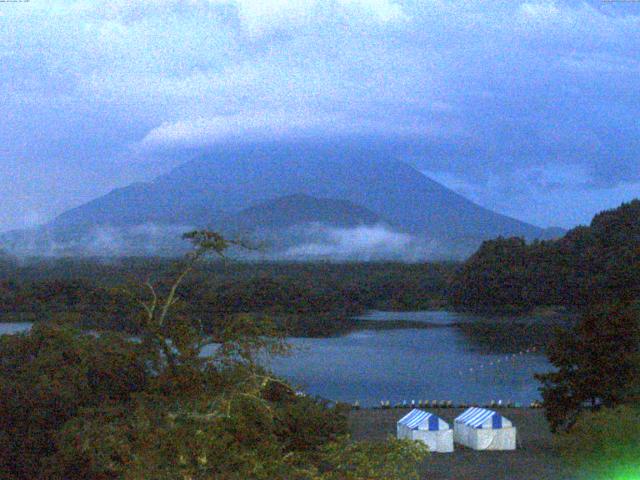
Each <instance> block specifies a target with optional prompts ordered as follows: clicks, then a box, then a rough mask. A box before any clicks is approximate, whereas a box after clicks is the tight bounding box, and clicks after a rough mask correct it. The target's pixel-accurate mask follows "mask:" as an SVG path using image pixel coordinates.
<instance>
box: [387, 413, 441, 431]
mask: <svg viewBox="0 0 640 480" xmlns="http://www.w3.org/2000/svg"><path fill="white" fill-rule="evenodd" d="M398 425H404V426H405V427H407V428H409V429H411V430H429V431H431V432H434V431H438V430H449V429H450V428H451V427H449V424H448V423H447V422H445V421H444V420H442V419H441V418H440V417H439V416H437V415H435V414H433V413H429V412H425V411H424V410H418V409H417V408H414V409H413V410H411V411H410V412H409V413H407V414H406V415H405V416H404V417H402V418H401V419H400V420H398Z"/></svg>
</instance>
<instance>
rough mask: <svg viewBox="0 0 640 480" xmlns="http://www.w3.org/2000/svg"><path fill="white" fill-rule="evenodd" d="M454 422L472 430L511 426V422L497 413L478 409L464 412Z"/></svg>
mask: <svg viewBox="0 0 640 480" xmlns="http://www.w3.org/2000/svg"><path fill="white" fill-rule="evenodd" d="M455 422H456V423H462V424H464V425H467V426H469V427H472V428H503V427H511V426H512V424H511V421H509V420H508V419H506V418H504V417H503V416H502V415H500V414H499V413H498V412H494V411H493V410H487V409H486V408H479V407H473V408H469V409H467V410H465V411H464V412H463V413H462V414H461V415H460V416H458V417H457V418H456V419H455Z"/></svg>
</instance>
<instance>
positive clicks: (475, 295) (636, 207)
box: [450, 200, 640, 312]
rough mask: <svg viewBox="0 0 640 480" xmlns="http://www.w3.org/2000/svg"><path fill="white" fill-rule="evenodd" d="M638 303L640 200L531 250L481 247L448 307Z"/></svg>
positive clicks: (516, 245)
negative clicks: (452, 305)
mask: <svg viewBox="0 0 640 480" xmlns="http://www.w3.org/2000/svg"><path fill="white" fill-rule="evenodd" d="M638 298H640V200H634V201H632V202H630V203H626V204H623V205H622V206H620V207H619V208H617V209H615V210H611V211H606V212H602V213H599V214H598V215H596V216H595V217H594V219H593V221H592V222H591V225H590V226H589V227H577V228H575V229H573V230H571V231H570V232H568V233H567V234H566V235H565V236H564V237H563V238H561V239H558V240H555V241H548V242H534V243H532V244H530V245H526V244H525V242H524V240H522V239H519V238H508V239H504V238H499V239H496V240H491V241H487V242H484V243H483V245H482V246H481V247H480V249H479V250H478V251H477V252H476V253H475V254H474V255H473V256H472V257H471V258H470V259H469V260H468V261H467V262H466V263H465V264H464V266H463V267H462V268H461V269H460V271H459V272H458V273H457V275H456V276H455V279H454V281H453V282H452V286H451V292H450V301H451V302H452V303H453V304H454V305H456V306H458V307H459V308H464V309H470V310H475V311H487V310H488V311H496V310H498V311H499V310H502V311H517V312H522V311H527V310H530V309H531V308H532V307H535V306H539V305H565V306H568V307H571V308H576V307H577V308H584V307H587V306H588V305H591V304H599V303H606V302H609V301H610V300H611V299H617V300H621V301H632V300H633V299H638Z"/></svg>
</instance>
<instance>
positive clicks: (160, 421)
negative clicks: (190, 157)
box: [0, 232, 425, 480]
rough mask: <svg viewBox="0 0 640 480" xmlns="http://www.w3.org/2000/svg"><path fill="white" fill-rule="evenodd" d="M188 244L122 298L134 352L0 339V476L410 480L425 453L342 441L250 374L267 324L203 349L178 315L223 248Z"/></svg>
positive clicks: (68, 341) (50, 334)
mask: <svg viewBox="0 0 640 480" xmlns="http://www.w3.org/2000/svg"><path fill="white" fill-rule="evenodd" d="M189 239H191V240H192V241H194V242H195V249H194V251H193V253H191V254H190V255H188V256H187V257H186V260H185V263H184V264H183V265H182V267H181V268H180V269H178V270H176V271H175V272H174V277H173V280H172V281H170V282H166V283H164V284H161V285H159V286H158V285H154V284H152V283H151V282H150V281H147V282H145V284H144V287H143V288H142V289H141V290H140V291H138V292H135V293H134V292H129V294H128V296H125V298H129V300H130V301H131V302H132V303H137V304H138V305H139V306H140V308H141V310H142V312H141V314H139V315H138V317H137V319H138V322H139V323H138V324H139V327H138V331H139V334H138V337H137V338H136V339H135V340H134V339H131V338H128V337H126V336H124V335H122V334H118V333H103V334H100V335H92V334H85V333H82V332H81V331H78V330H74V329H72V328H70V327H69V326H65V325H64V324H62V325H61V324H58V323H49V324H36V325H35V326H34V327H33V328H32V330H31V331H30V332H28V333H24V334H20V335H16V336H4V337H2V338H1V339H0V426H1V427H0V467H1V468H2V473H3V478H6V479H8V480H27V479H29V480H31V479H35V478H46V479H51V480H63V479H64V480H80V479H90V480H91V479H95V480H112V479H113V480H116V479H125V480H127V479H130V480H143V479H144V480H146V479H149V478H154V479H167V480H169V479H171V480H173V479H180V480H187V479H188V480H197V479H202V480H205V479H207V480H209V479H216V480H246V479H252V480H267V479H269V480H290V479H300V480H302V479H308V480H333V479H338V478H339V479H341V480H342V479H352V480H375V479H383V478H384V479H392V480H393V479H396V478H397V479H400V478H403V479H404V478H417V476H416V475H417V474H416V473H415V472H416V468H417V463H418V461H420V460H422V458H423V457H424V453H425V451H424V448H421V447H419V446H418V445H416V444H410V443H406V442H395V441H389V442H387V443H379V444H355V443H351V442H350V441H349V440H348V439H346V438H345V434H346V429H347V426H346V419H345V416H344V412H343V411H342V409H341V408H340V407H332V406H330V405H328V404H326V403H323V402H320V401H317V400H314V399H311V398H307V397H305V396H300V395H298V394H296V393H295V391H294V390H293V389H292V388H291V387H290V386H289V385H287V384H286V382H284V381H282V380H281V379H279V378H277V377H274V376H273V375H272V374H271V373H270V372H268V371H266V370H265V369H264V368H262V367H261V366H260V364H259V362H258V359H259V358H260V356H262V355H265V354H266V355H269V354H274V353H278V354H280V353H283V352H285V351H286V350H287V347H286V345H285V344H284V343H283V341H282V338H281V336H279V334H278V332H277V330H276V328H275V326H274V324H273V322H271V321H270V320H269V318H268V317H266V316H262V317H254V316H251V315H241V316H238V317H234V318H233V319H230V318H229V317H226V318H223V319H221V320H219V321H218V322H217V324H218V326H219V328H218V331H217V333H216V335H215V337H214V336H211V335H209V334H208V333H207V331H206V330H205V328H203V323H202V321H201V320H200V319H199V318H197V317H193V316H191V315H188V314H185V310H184V308H180V307H181V304H182V301H181V300H180V298H179V291H180V288H181V286H182V285H183V282H184V281H185V279H186V277H187V274H189V273H190V272H192V271H193V270H194V269H195V268H196V266H197V265H198V263H199V262H200V261H201V260H202V259H203V258H204V256H205V255H207V254H208V253H209V252H212V253H215V254H218V255H220V254H222V253H223V252H224V251H225V249H226V248H227V247H228V246H229V245H230V244H229V243H228V242H225V241H224V239H222V237H219V236H216V235H213V234H209V233H207V232H196V233H193V234H192V235H190V236H189ZM141 292H146V294H145V295H144V297H138V296H137V294H140V293H141ZM136 293H137V294H136ZM213 340H215V341H216V342H217V345H215V350H214V353H213V354H212V355H210V356H204V355H203V348H204V347H205V346H208V345H210V344H211V342H212V341H213Z"/></svg>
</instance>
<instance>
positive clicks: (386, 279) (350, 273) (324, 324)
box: [0, 258, 455, 336]
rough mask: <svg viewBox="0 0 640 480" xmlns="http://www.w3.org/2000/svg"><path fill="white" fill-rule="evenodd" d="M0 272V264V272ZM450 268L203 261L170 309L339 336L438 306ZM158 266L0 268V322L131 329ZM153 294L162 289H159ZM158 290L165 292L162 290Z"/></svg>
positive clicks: (160, 262) (79, 263) (162, 266)
mask: <svg viewBox="0 0 640 480" xmlns="http://www.w3.org/2000/svg"><path fill="white" fill-rule="evenodd" d="M2 265H4V266H2ZM454 268H455V266H454V265H453V264H444V263H434V264H404V263H342V264H332V263H239V262H238V263H236V262H211V263H209V264H205V265H203V266H202V267H201V270H200V271H199V272H197V273H194V274H193V275H192V276H191V277H190V278H189V280H188V281H187V282H186V283H185V285H184V286H183V290H182V293H181V297H180V298H181V299H180V303H179V304H178V305H177V306H176V307H177V308H178V309H180V310H181V312H182V313H183V314H184V315H187V316H190V317H194V318H200V319H201V320H202V322H203V325H204V326H205V328H206V329H207V330H209V331H213V330H215V328H216V322H218V321H219V320H220V318H221V317H223V316H227V315H234V314H239V313H261V314H268V315H271V316H274V317H275V318H276V320H278V321H280V323H281V326H282V327H284V328H286V330H287V332H288V333H290V334H296V335H312V336H315V335H328V334H333V333H338V332H340V331H344V330H348V329H349V328H350V325H351V324H352V323H353V322H352V320H351V318H350V317H352V316H353V315H356V314H358V313H361V312H363V311H364V310H366V309H371V308H377V309H394V310H420V309H427V308H437V307H439V306H441V305H443V304H444V302H445V296H446V290H447V284H448V279H449V277H450V276H451V273H452V272H453V270H454ZM174 269H175V262H174V261H171V260H167V259H161V258H156V259H149V258H145V259H133V258H132V259H125V260H121V261H119V262H117V263H103V262H98V261H92V260H88V259H59V260H46V261H41V262H34V263H30V264H25V265H22V266H20V265H18V264H17V263H14V262H10V261H5V262H2V260H0V271H1V273H2V280H0V321H36V320H45V321H51V320H61V321H65V322H71V323H74V322H75V321H76V319H77V320H78V321H79V320H80V319H82V324H81V325H77V326H81V327H83V328H106V329H114V330H131V329H133V328H135V322H133V321H132V315H133V314H134V312H138V311H139V305H138V304H137V303H136V302H135V301H133V298H135V296H134V295H132V293H140V290H141V289H144V285H143V284H144V282H145V281H146V280H147V279H151V280H152V281H153V280H154V279H157V278H163V277H165V276H167V275H170V274H171V273H172V271H173V270H174ZM161 287H162V286H161ZM165 287H166V286H165Z"/></svg>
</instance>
